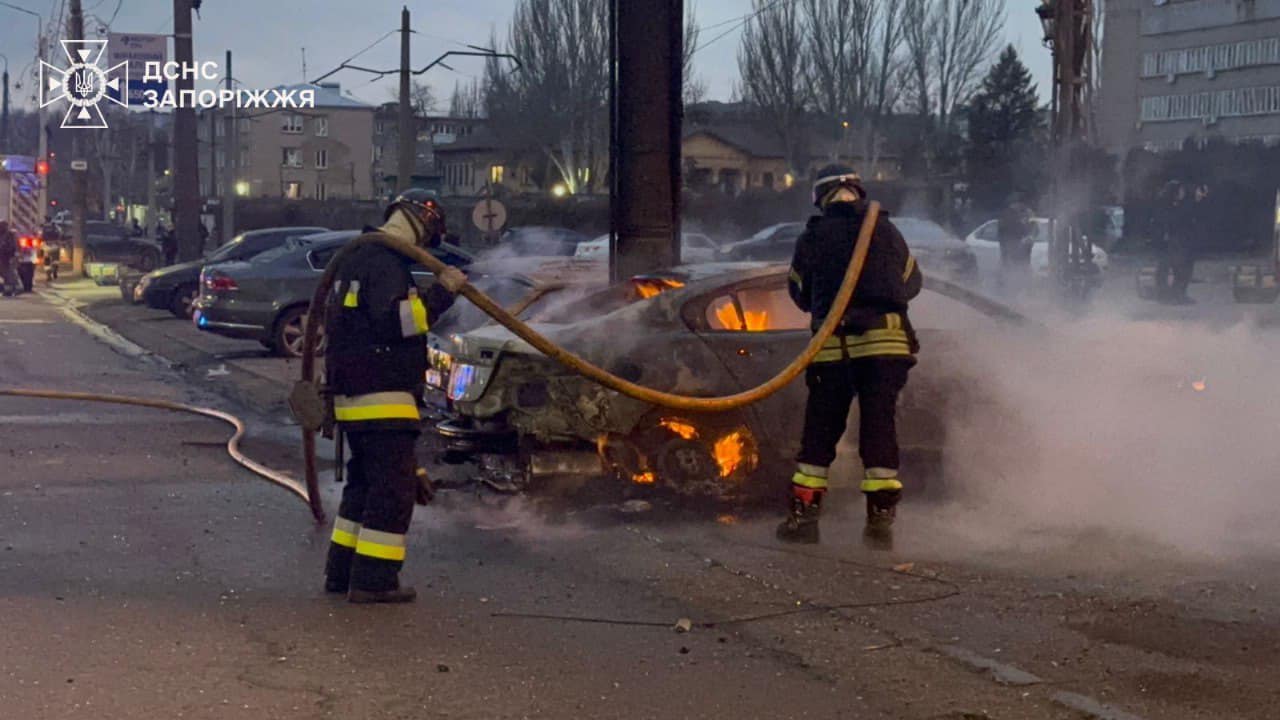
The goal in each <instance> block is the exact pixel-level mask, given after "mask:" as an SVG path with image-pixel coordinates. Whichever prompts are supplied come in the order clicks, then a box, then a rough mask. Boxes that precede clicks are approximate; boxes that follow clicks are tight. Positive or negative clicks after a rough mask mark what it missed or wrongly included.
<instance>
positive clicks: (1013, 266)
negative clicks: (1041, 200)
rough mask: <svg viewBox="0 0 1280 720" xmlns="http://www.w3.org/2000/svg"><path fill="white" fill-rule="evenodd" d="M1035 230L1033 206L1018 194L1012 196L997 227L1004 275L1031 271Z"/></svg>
mask: <svg viewBox="0 0 1280 720" xmlns="http://www.w3.org/2000/svg"><path fill="white" fill-rule="evenodd" d="M1034 231H1035V226H1034V224H1033V223H1032V222H1031V208H1029V207H1027V206H1026V205H1024V204H1023V203H1022V201H1021V200H1020V199H1019V198H1018V197H1016V196H1015V197H1013V198H1010V200H1009V203H1008V204H1007V205H1006V206H1005V209H1004V212H1003V213H1001V214H1000V219H999V224H998V225H997V227H996V240H997V241H998V242H999V243H1000V271H1001V275H1002V276H1003V275H1006V274H1014V273H1017V274H1028V273H1030V272H1031V245H1032V243H1033V241H1034V238H1033V237H1032V233H1033V232H1034Z"/></svg>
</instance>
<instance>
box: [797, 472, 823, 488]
mask: <svg viewBox="0 0 1280 720" xmlns="http://www.w3.org/2000/svg"><path fill="white" fill-rule="evenodd" d="M791 484H792V485H799V486H800V487H804V488H809V489H810V490H826V489H827V479H826V478H825V477H818V476H817V475H809V474H807V473H802V472H799V471H797V472H796V474H795V475H792V476H791Z"/></svg>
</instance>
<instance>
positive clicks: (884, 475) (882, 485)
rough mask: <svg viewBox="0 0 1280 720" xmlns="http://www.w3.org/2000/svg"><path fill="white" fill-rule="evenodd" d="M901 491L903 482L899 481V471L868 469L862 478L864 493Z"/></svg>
mask: <svg viewBox="0 0 1280 720" xmlns="http://www.w3.org/2000/svg"><path fill="white" fill-rule="evenodd" d="M901 489H902V482H901V481H900V480H898V471H897V470H895V469H894V468H879V467H873V468H867V471H866V473H865V474H864V475H863V478H862V492H866V493H869V492H880V491H881V490H901Z"/></svg>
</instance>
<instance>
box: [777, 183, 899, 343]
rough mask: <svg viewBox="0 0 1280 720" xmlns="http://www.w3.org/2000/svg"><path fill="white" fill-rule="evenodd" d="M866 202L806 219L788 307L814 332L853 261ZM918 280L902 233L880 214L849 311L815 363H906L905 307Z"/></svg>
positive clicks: (840, 206)
mask: <svg viewBox="0 0 1280 720" xmlns="http://www.w3.org/2000/svg"><path fill="white" fill-rule="evenodd" d="M866 211H867V202H866V201H865V200H859V201H858V202H855V203H832V204H831V205H828V206H827V208H826V211H825V212H824V214H822V215H817V216H814V217H812V218H810V219H809V223H808V226H807V227H806V228H805V230H804V233H803V234H801V235H800V240H799V241H798V242H797V243H796V250H795V255H794V257H793V258H792V260H791V275H790V283H789V289H790V292H791V299H792V300H794V301H795V303H796V305H797V306H798V307H799V308H800V309H801V310H805V311H807V312H809V313H810V315H811V318H812V327H813V329H814V330H816V329H817V328H818V327H819V326H820V325H821V324H822V322H823V321H824V320H826V318H827V315H828V313H829V312H830V310H831V305H832V304H833V303H834V302H835V298H836V294H837V293H838V292H839V290H840V285H841V284H842V283H843V282H844V275H845V270H846V269H847V268H848V266H849V261H850V259H851V258H852V257H853V249H854V246H855V244H856V243H857V239H858V231H859V229H860V228H861V226H862V219H863V217H864V216H865V215H866ZM922 284H923V276H922V275H921V274H920V268H919V267H918V266H917V265H916V260H915V258H914V257H912V255H911V251H910V250H909V249H908V248H907V243H906V240H904V239H903V237H902V233H900V232H899V231H898V229H897V228H896V227H894V225H893V223H892V222H890V220H889V218H888V213H887V212H885V211H883V210H882V211H881V212H880V218H879V221H878V222H877V223H876V227H875V231H874V233H873V234H872V239H871V247H870V249H869V251H868V252H867V261H866V264H865V265H864V267H863V269H862V276H861V278H860V279H859V280H858V287H857V289H856V290H855V292H854V295H853V300H852V301H851V302H850V303H849V309H848V310H847V311H846V312H845V316H844V320H843V321H842V322H841V323H840V325H839V327H837V329H836V332H835V334H834V335H833V336H832V337H831V339H830V340H829V341H828V345H827V347H826V348H824V350H823V351H822V352H820V353H819V354H818V357H817V358H815V362H834V361H841V360H850V359H857V358H861V357H881V356H903V357H910V356H912V355H914V354H915V353H916V352H918V351H919V343H918V342H917V340H916V336H915V331H914V330H913V329H912V327H911V321H910V319H909V318H908V317H907V303H908V302H909V301H910V300H911V299H912V298H914V297H915V296H916V295H918V294H920V288H921V286H922Z"/></svg>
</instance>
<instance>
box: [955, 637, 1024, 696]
mask: <svg viewBox="0 0 1280 720" xmlns="http://www.w3.org/2000/svg"><path fill="white" fill-rule="evenodd" d="M934 650H936V651H937V652H939V653H941V654H943V655H946V656H947V657H949V658H951V659H952V660H958V661H960V663H962V664H964V665H967V666H969V667H970V668H971V669H973V670H977V671H979V672H984V673H990V674H991V677H993V678H995V681H996V682H998V683H1000V684H1001V685H1013V686H1016V687H1024V686H1027V685H1039V684H1040V683H1043V682H1044V680H1042V679H1040V678H1039V677H1037V676H1035V675H1032V674H1031V673H1029V672H1027V671H1026V670H1020V669H1018V668H1016V667H1014V666H1012V665H1006V664H1004V663H1002V662H997V661H995V660H992V659H991V658H985V657H982V656H981V655H979V654H977V653H975V652H973V651H971V650H966V649H965V648H962V647H959V646H957V645H940V646H938V647H935V648H934Z"/></svg>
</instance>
